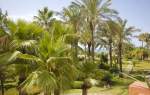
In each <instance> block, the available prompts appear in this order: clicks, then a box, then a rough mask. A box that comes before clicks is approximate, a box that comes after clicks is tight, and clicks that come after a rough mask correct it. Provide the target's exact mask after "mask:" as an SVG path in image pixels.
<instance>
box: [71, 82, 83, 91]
mask: <svg viewBox="0 0 150 95" xmlns="http://www.w3.org/2000/svg"><path fill="white" fill-rule="evenodd" d="M82 85H83V81H74V82H73V83H72V85H71V86H72V88H73V89H81V87H82Z"/></svg>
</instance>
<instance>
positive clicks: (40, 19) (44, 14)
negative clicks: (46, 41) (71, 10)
mask: <svg viewBox="0 0 150 95" xmlns="http://www.w3.org/2000/svg"><path fill="white" fill-rule="evenodd" d="M53 14H54V13H53V12H52V11H49V9H48V7H44V8H43V9H42V10H39V11H38V16H34V19H35V21H36V22H37V23H38V24H39V25H41V26H43V28H44V29H45V30H46V31H49V28H50V25H51V23H52V20H53V18H52V17H53Z"/></svg>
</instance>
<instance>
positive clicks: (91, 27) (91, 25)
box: [90, 21, 95, 62]
mask: <svg viewBox="0 0 150 95" xmlns="http://www.w3.org/2000/svg"><path fill="white" fill-rule="evenodd" d="M90 29H91V36H92V40H91V44H92V61H93V62H94V55H95V53H94V49H95V47H94V44H95V43H94V25H93V22H92V21H91V22H90Z"/></svg>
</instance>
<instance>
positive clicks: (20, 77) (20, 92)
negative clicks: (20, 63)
mask: <svg viewBox="0 0 150 95" xmlns="http://www.w3.org/2000/svg"><path fill="white" fill-rule="evenodd" d="M25 79H26V76H25V73H24V72H21V73H20V75H19V82H18V90H19V95H27V93H26V92H25V91H22V87H21V83H22V82H24V81H25Z"/></svg>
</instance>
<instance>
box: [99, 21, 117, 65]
mask: <svg viewBox="0 0 150 95" xmlns="http://www.w3.org/2000/svg"><path fill="white" fill-rule="evenodd" d="M116 26H117V23H116V22H115V21H113V20H108V21H106V22H105V23H104V25H101V27H100V28H101V29H100V32H97V37H96V39H97V45H98V46H100V47H102V46H104V47H105V48H108V51H109V59H110V67H112V51H113V43H114V39H115V38H114V37H113V36H115V35H116V33H115V32H116V31H117V27H116Z"/></svg>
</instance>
